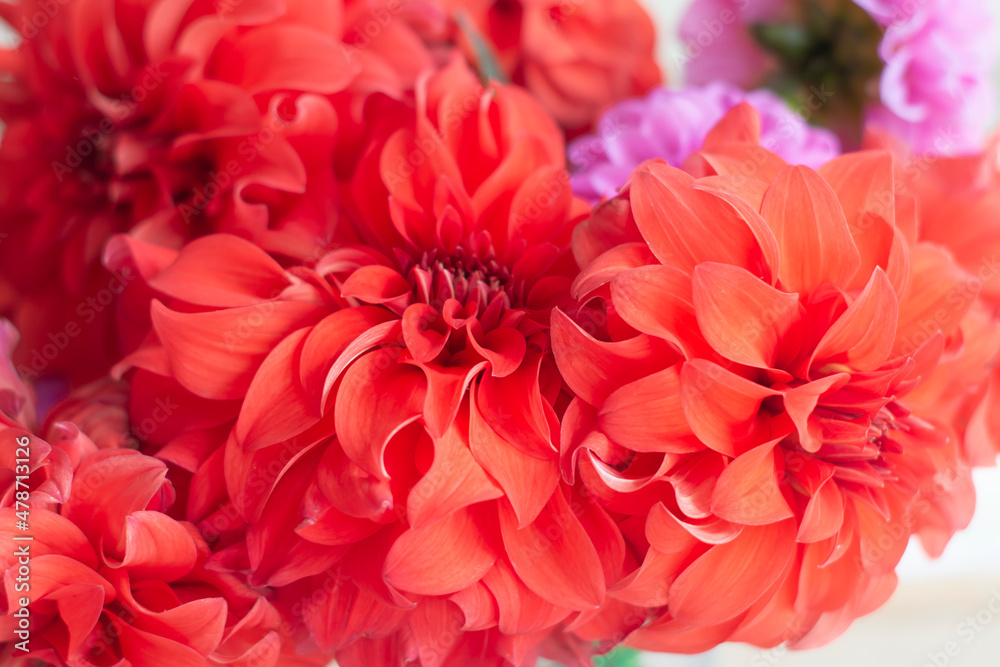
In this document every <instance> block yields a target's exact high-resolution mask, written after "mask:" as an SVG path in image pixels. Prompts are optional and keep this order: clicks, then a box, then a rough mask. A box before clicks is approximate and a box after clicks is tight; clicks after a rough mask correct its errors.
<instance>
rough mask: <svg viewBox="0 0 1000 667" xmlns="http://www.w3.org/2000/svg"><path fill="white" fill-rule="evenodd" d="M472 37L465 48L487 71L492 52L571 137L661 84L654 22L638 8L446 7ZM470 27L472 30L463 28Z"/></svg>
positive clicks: (573, 0) (479, 2)
mask: <svg viewBox="0 0 1000 667" xmlns="http://www.w3.org/2000/svg"><path fill="white" fill-rule="evenodd" d="M441 2H442V3H443V4H444V5H445V6H446V7H448V8H449V10H450V11H451V12H452V13H453V14H454V15H455V16H456V17H457V18H458V20H459V22H460V26H461V27H462V28H463V29H465V30H466V31H467V30H468V29H469V28H470V27H471V29H472V30H473V31H475V32H476V33H477V34H478V35H481V36H482V37H483V38H485V40H486V42H487V43H486V44H475V43H472V40H470V39H469V36H468V35H466V36H465V37H464V38H462V39H461V40H460V41H461V42H462V43H463V44H464V47H465V51H466V52H467V53H468V54H469V58H470V60H471V61H472V62H479V63H480V66H481V67H482V66H483V64H484V63H482V62H480V61H481V60H482V55H483V54H482V53H481V51H482V49H484V48H486V49H491V51H492V54H491V57H496V58H497V60H498V62H499V65H500V68H501V70H502V73H503V74H504V75H505V76H507V77H509V78H510V80H511V81H513V82H514V83H516V84H519V85H522V86H524V87H525V88H527V89H528V90H529V91H530V92H531V94H532V95H533V96H534V97H535V98H537V99H538V100H539V101H540V102H541V103H542V104H543V105H544V106H545V108H546V109H547V110H548V111H549V113H551V114H552V116H553V117H555V119H556V120H557V121H559V124H560V125H562V126H563V128H564V129H566V130H567V132H568V133H569V134H570V135H576V134H580V133H581V132H584V131H586V130H588V129H590V128H591V127H592V126H593V124H594V123H595V122H596V121H597V117H598V116H599V115H600V113H601V112H602V111H604V110H605V109H606V108H608V107H609V106H611V105H612V104H614V103H615V102H619V101H621V100H623V99H626V98H629V97H639V96H642V95H645V94H646V93H648V92H649V91H650V89H652V88H653V86H655V85H657V84H659V83H660V81H661V76H660V70H659V68H658V67H657V65H656V60H655V58H654V53H653V51H654V47H655V31H654V28H653V22H652V20H651V19H650V17H649V15H648V14H646V11H645V10H644V9H643V8H642V6H641V5H640V3H638V2H636V1H635V0H441ZM464 21H469V22H470V24H469V25H463V24H462V22H464Z"/></svg>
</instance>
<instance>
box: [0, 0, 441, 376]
mask: <svg viewBox="0 0 1000 667" xmlns="http://www.w3.org/2000/svg"><path fill="white" fill-rule="evenodd" d="M340 5H341V3H340V2H339V1H338V2H331V3H324V8H323V9H322V10H319V9H318V7H317V5H316V3H313V2H308V1H307V0H289V1H288V2H240V1H238V0H233V1H231V2H230V1H228V0H219V1H215V0H197V1H196V2H190V1H185V0H157V1H147V2H139V3H129V2H124V1H123V0H113V1H111V2H104V1H103V0H70V1H69V2H65V3H61V4H59V5H58V7H57V10H58V11H57V12H56V13H55V14H52V15H51V16H50V14H49V9H48V8H49V7H50V5H49V4H46V3H43V2H39V1H38V0H22V1H21V2H19V3H17V4H14V5H8V4H5V5H3V7H4V9H3V15H4V17H5V19H6V20H7V21H8V23H10V24H11V25H12V26H13V27H15V28H16V29H18V30H19V31H20V32H21V38H22V40H21V44H20V46H18V47H17V48H16V49H14V50H12V51H9V52H6V55H5V58H4V60H3V70H4V72H5V76H6V77H8V78H9V80H6V81H5V83H4V86H5V90H6V91H7V92H6V94H5V95H4V96H3V101H2V103H0V119H2V120H3V122H4V124H5V126H6V127H5V130H4V134H3V143H2V145H0V207H2V208H3V211H4V215H3V216H2V222H0V233H3V234H4V238H3V242H2V243H0V267H2V268H0V311H2V313H3V314H6V315H8V316H9V317H10V318H11V319H12V320H13V321H14V323H15V324H16V325H17V326H18V327H19V328H20V330H21V334H22V336H23V342H22V345H21V347H20V348H19V349H18V351H17V354H16V358H15V361H16V362H17V364H18V367H19V368H20V369H21V371H22V373H25V374H29V375H32V376H44V375H47V374H61V375H66V376H68V378H69V379H70V380H71V381H72V383H73V384H74V385H79V384H80V383H83V382H86V381H88V380H90V379H93V378H95V377H98V376H99V375H100V374H102V373H104V372H106V371H107V369H108V368H109V366H110V365H111V364H112V363H113V362H114V361H116V360H117V357H118V356H119V355H120V349H121V345H122V344H124V346H125V347H126V348H130V347H134V346H135V345H137V344H138V343H139V342H140V341H141V340H142V337H143V336H144V334H145V331H146V329H147V328H148V318H147V319H145V320H144V321H140V322H137V323H135V326H131V324H130V323H129V320H128V319H127V318H125V319H118V320H117V324H118V325H117V327H116V326H114V325H113V323H114V322H116V319H115V312H116V311H117V310H119V308H122V309H124V310H126V311H128V312H130V313H131V314H132V315H136V312H135V310H136V309H135V308H131V307H129V306H125V305H123V299H126V300H127V295H126V297H123V296H121V295H122V293H123V292H128V293H130V294H135V293H137V292H138V293H140V295H144V292H143V286H142V285H140V283H141V282H142V281H141V280H139V278H140V276H142V275H144V274H143V272H141V271H140V272H138V273H137V272H136V271H134V270H131V269H130V268H129V267H127V268H125V270H117V269H119V267H118V266H117V265H116V261H115V258H114V257H112V258H111V266H112V268H114V269H116V270H115V271H111V272H109V271H108V270H105V269H104V268H102V266H101V257H102V253H104V251H105V245H106V241H107V240H108V239H109V238H110V237H111V236H112V235H113V234H115V233H119V232H130V233H131V234H133V236H134V237H135V238H136V239H138V240H140V241H142V242H144V243H151V244H155V245H158V246H163V247H166V248H177V247H179V246H180V245H181V244H182V243H183V242H184V241H186V240H188V239H190V238H193V237H197V236H199V235H202V234H205V233H208V232H211V231H225V232H230V233H237V234H240V235H243V236H246V237H249V238H253V239H255V240H256V241H257V242H258V243H260V244H261V245H262V247H265V248H267V249H268V250H270V251H272V252H275V253H278V254H281V255H287V256H291V257H296V256H298V255H300V254H301V253H302V252H303V251H304V248H309V249H311V248H312V245H313V244H314V243H315V239H316V238H330V237H332V236H333V235H334V234H335V230H336V226H337V214H336V209H335V207H334V204H335V197H334V196H333V192H334V180H333V160H332V151H333V147H334V144H335V141H336V133H337V126H338V116H337V112H336V108H338V107H344V108H350V107H351V104H349V103H347V102H343V101H339V98H337V99H334V98H336V94H338V93H340V94H343V95H348V96H351V95H353V93H351V92H350V90H348V89H349V87H351V86H353V85H354V84H353V83H352V82H353V81H354V79H355V76H356V75H357V74H358V73H359V72H360V71H362V70H365V71H366V72H368V75H367V76H368V78H367V79H366V85H367V86H368V88H364V86H361V90H360V91H359V92H358V93H357V95H355V96H354V97H352V99H355V106H357V105H358V104H360V102H361V101H363V100H364V97H365V95H366V94H367V93H368V92H370V89H373V88H378V86H376V85H375V83H376V82H378V81H382V80H384V79H390V81H389V82H388V83H384V85H382V86H381V89H384V90H387V91H390V92H392V91H393V90H394V89H397V88H398V87H399V85H400V84H399V82H398V81H397V80H396V79H398V78H399V77H395V78H393V77H389V76H388V74H386V75H385V76H381V77H380V76H377V74H376V73H384V70H386V69H389V68H388V67H387V66H385V65H384V63H383V62H382V60H380V59H379V57H378V54H379V52H380V51H379V49H378V48H376V47H372V48H366V49H364V50H361V49H358V48H356V47H351V46H349V45H345V44H343V43H342V42H341V38H342V33H343V32H344V29H345V26H344V25H343V21H342V17H341V13H342V8H341V6H340ZM411 61H412V65H413V66H419V65H420V64H422V63H426V62H427V59H426V58H424V59H423V60H421V59H419V58H412V57H411ZM390 84H391V85H390ZM352 90H353V89H352ZM139 300H140V301H141V300H142V299H141V298H140V299H139ZM142 319H143V318H142V317H141V316H140V320H142ZM126 325H128V326H126Z"/></svg>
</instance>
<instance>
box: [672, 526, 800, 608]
mask: <svg viewBox="0 0 1000 667" xmlns="http://www.w3.org/2000/svg"><path fill="white" fill-rule="evenodd" d="M794 539H795V523H794V522H793V521H788V520H786V521H782V522H780V523H776V524H772V525H769V526H747V527H745V528H744V529H743V530H742V531H741V532H740V534H739V535H738V536H737V537H736V539H734V540H733V541H731V542H726V543H725V544H719V545H716V546H714V547H712V548H711V549H709V550H708V551H707V552H706V553H705V555H704V556H701V557H700V558H699V559H698V560H696V561H695V562H694V563H692V564H691V566H690V567H688V568H687V569H685V570H684V572H682V573H681V574H680V576H678V577H677V579H676V580H675V581H674V583H673V585H671V586H670V614H671V616H672V617H673V618H674V619H675V620H677V621H678V622H681V623H685V624H688V625H691V626H709V625H715V624H718V623H722V622H724V621H727V620H729V619H731V618H734V617H735V616H737V615H738V614H739V613H740V612H742V611H744V610H746V609H747V608H748V607H749V606H750V605H752V604H753V603H754V602H756V601H757V600H758V599H759V598H760V597H761V596H762V595H763V594H764V593H765V592H766V591H767V590H768V589H769V588H771V586H772V584H774V583H775V581H776V580H777V578H778V577H779V576H780V575H781V574H782V573H783V572H784V569H785V565H786V564H787V563H788V561H789V560H790V559H791V558H792V557H793V556H794V554H795V549H794V544H795V542H794Z"/></svg>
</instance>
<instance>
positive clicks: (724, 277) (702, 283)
mask: <svg viewBox="0 0 1000 667" xmlns="http://www.w3.org/2000/svg"><path fill="white" fill-rule="evenodd" d="M691 288H692V296H693V299H694V308H695V314H696V316H697V318H698V326H699V327H700V328H701V332H702V334H704V336H705V340H707V341H708V343H709V344H710V345H711V346H712V347H713V348H714V349H715V351H716V352H718V353H719V354H721V355H722V356H724V357H726V358H727V359H730V360H731V361H735V362H737V363H741V364H745V365H747V366H754V367H756V368H773V367H775V364H776V363H777V362H778V361H779V360H780V361H783V362H785V363H787V362H788V361H789V360H791V359H794V358H795V357H796V356H797V355H798V348H799V345H800V344H801V330H800V328H799V324H800V321H801V315H800V310H801V309H800V306H799V297H798V295H797V294H788V293H787V292H781V291H779V290H776V289H774V288H773V287H771V286H770V285H768V284H767V283H765V282H764V281H762V280H760V279H759V278H757V277H755V276H754V275H752V274H751V273H750V272H748V271H746V270H745V269H741V268H739V267H738V266H731V265H729V264H715V263H712V262H706V263H704V264H699V265H698V267H697V268H695V270H694V275H693V276H692V277H691ZM781 365H784V363H783V364H781Z"/></svg>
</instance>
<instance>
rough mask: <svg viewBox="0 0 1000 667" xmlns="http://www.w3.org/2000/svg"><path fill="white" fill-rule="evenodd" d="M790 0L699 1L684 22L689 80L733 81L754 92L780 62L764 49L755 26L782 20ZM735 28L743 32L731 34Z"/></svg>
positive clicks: (682, 34) (685, 71) (682, 21)
mask: <svg viewBox="0 0 1000 667" xmlns="http://www.w3.org/2000/svg"><path fill="white" fill-rule="evenodd" d="M787 4H788V0H694V2H692V3H691V6H690V7H688V10H687V13H686V14H685V15H684V18H683V19H682V20H681V28H680V36H681V41H682V42H684V55H685V57H686V58H687V60H686V62H685V63H684V80H685V81H686V82H687V83H692V84H705V83H711V82H713V81H719V80H724V81H729V82H730V83H735V84H736V85H737V86H741V87H743V88H754V87H755V86H757V85H759V84H760V81H761V79H762V78H763V77H764V76H765V75H766V74H767V73H768V72H770V71H772V70H774V69H775V68H777V66H778V63H777V61H776V60H775V59H774V58H773V57H771V56H770V55H769V54H767V53H766V52H764V51H763V50H761V48H760V45H759V44H757V43H756V42H755V41H754V39H753V36H752V35H751V34H750V31H749V30H747V29H746V27H747V26H751V25H753V24H755V23H768V22H771V21H774V20H776V19H778V18H780V17H781V16H782V13H783V11H784V9H785V6H786V5H787ZM731 25H735V26H736V27H737V30H730V29H729V26H731Z"/></svg>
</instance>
